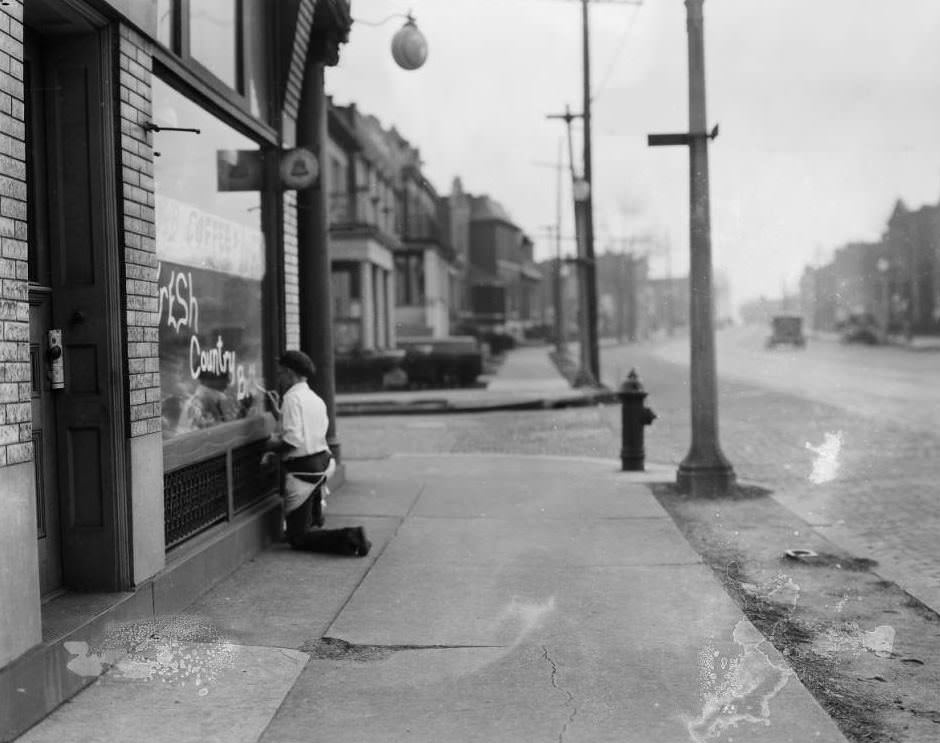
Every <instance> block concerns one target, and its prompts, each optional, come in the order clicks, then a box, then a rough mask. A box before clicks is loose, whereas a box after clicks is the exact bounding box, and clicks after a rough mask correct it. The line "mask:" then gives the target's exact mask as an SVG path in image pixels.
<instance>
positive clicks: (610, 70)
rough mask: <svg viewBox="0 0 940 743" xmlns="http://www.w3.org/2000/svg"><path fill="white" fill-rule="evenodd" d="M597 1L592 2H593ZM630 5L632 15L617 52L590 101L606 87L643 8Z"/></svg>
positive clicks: (635, 4) (637, 5)
mask: <svg viewBox="0 0 940 743" xmlns="http://www.w3.org/2000/svg"><path fill="white" fill-rule="evenodd" d="M597 1H598V0H593V2H597ZM631 5H633V14H632V15H631V16H630V18H629V20H628V21H627V25H626V26H625V27H624V29H623V33H622V34H621V35H620V40H619V41H618V42H617V50H616V51H615V52H614V56H613V57H612V58H611V60H610V63H609V64H608V65H607V69H606V70H605V71H604V75H603V78H602V79H601V83H600V85H598V86H597V89H596V90H595V91H594V95H592V96H591V100H592V101H596V100H597V98H598V96H600V94H601V92H603V90H604V88H605V87H606V86H607V83H608V82H609V80H610V76H611V74H612V73H613V71H614V65H615V64H617V60H618V59H619V58H620V53H621V52H622V51H623V49H624V47H625V46H626V45H627V39H628V38H629V37H630V32H631V31H632V30H633V26H634V24H635V23H636V19H637V16H638V15H639V14H640V8H641V7H642V6H643V3H641V2H640V3H631Z"/></svg>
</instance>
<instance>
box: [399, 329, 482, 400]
mask: <svg viewBox="0 0 940 743" xmlns="http://www.w3.org/2000/svg"><path fill="white" fill-rule="evenodd" d="M398 348H399V349H400V350H403V351H404V352H405V358H404V361H403V362H402V368H403V369H404V371H405V373H406V374H407V375H408V382H409V384H410V385H411V386H416V385H417V386H426V387H442V386H460V387H469V386H470V385H472V384H473V383H474V382H476V379H477V377H479V376H480V374H482V372H483V351H482V349H481V348H480V343H479V342H478V341H477V339H476V338H474V337H473V336H472V335H455V336H448V337H446V338H399V339H398Z"/></svg>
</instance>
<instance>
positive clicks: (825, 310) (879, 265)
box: [800, 200, 940, 334]
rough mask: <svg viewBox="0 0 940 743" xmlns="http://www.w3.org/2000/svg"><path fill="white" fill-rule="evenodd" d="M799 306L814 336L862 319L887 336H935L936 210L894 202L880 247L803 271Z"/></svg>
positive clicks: (857, 248)
mask: <svg viewBox="0 0 940 743" xmlns="http://www.w3.org/2000/svg"><path fill="white" fill-rule="evenodd" d="M800 305H801V310H802V313H803V316H804V317H805V318H806V320H807V322H809V323H810V325H811V327H813V328H814V329H815V330H823V331H833V330H837V329H838V328H839V327H840V325H841V324H842V323H843V322H844V321H845V320H846V319H847V318H848V317H849V316H850V315H859V314H867V315H869V316H870V317H872V318H874V320H875V321H876V323H877V324H878V325H879V326H881V327H883V328H885V329H887V331H888V332H898V333H901V332H903V333H906V334H913V333H919V334H931V333H940V205H937V206H924V207H921V208H920V209H917V210H914V211H912V210H909V209H908V208H907V207H906V206H905V205H904V203H903V202H902V201H900V200H899V201H898V202H897V203H896V204H895V207H894V209H893V211H892V213H891V216H890V217H889V219H888V222H887V225H886V227H885V231H884V233H883V234H882V237H881V239H880V240H879V241H877V242H853V243H848V244H847V245H844V246H842V247H840V248H838V249H837V250H836V251H835V252H834V254H833V258H832V260H831V261H830V262H829V263H827V264H825V265H822V266H818V267H809V266H808V267H806V268H805V269H804V272H803V275H802V276H801V278H800Z"/></svg>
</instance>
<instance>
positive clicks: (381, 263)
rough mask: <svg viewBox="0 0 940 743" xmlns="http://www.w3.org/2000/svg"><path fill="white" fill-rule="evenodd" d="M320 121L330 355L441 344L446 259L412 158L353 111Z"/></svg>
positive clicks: (445, 245)
mask: <svg viewBox="0 0 940 743" xmlns="http://www.w3.org/2000/svg"><path fill="white" fill-rule="evenodd" d="M329 114H330V115H329V134H330V162H329V163H328V167H330V168H331V169H332V179H331V182H332V183H333V184H335V185H334V191H333V193H332V194H331V199H330V236H331V238H332V244H331V262H332V279H333V323H334V328H335V333H334V346H335V349H336V351H337V352H338V353H348V352H353V351H365V350H381V349H386V348H393V347H394V346H395V344H396V340H397V338H398V337H399V336H429V337H442V336H446V335H448V334H449V333H450V326H451V316H450V307H451V289H452V274H453V273H454V272H456V267H455V263H454V261H455V255H454V252H453V250H452V248H451V247H450V243H449V235H448V234H447V232H446V230H444V229H442V227H441V224H440V222H439V214H438V211H439V205H438V202H439V196H438V194H437V192H436V191H435V189H434V187H433V186H432V185H431V183H430V181H428V179H427V178H426V177H425V176H424V175H423V174H422V172H421V158H420V153H419V152H418V150H417V149H415V148H414V147H412V146H411V144H409V142H408V141H407V140H405V139H404V138H403V137H402V136H401V135H400V134H399V133H398V132H397V131H396V130H395V129H394V128H391V129H385V128H384V127H383V126H382V124H381V123H380V122H379V120H378V119H376V118H375V117H374V116H369V115H365V114H363V113H361V112H360V111H359V110H358V109H357V107H356V105H355V104H350V105H348V106H335V105H331V106H330V112H329Z"/></svg>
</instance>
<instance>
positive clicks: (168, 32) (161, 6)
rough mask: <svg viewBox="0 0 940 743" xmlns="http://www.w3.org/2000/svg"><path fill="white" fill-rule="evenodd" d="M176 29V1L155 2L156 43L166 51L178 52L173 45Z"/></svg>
mask: <svg viewBox="0 0 940 743" xmlns="http://www.w3.org/2000/svg"><path fill="white" fill-rule="evenodd" d="M175 29H176V0H157V41H159V42H160V43H161V44H163V46H165V47H166V48H167V49H172V50H173V51H178V50H177V49H176V48H175V45H174V43H173V34H174V31H175Z"/></svg>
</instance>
